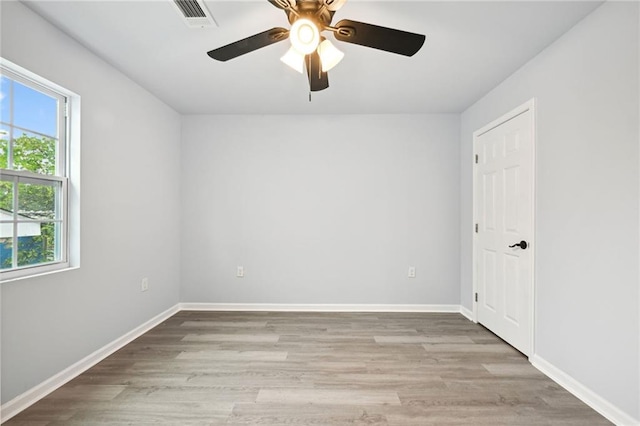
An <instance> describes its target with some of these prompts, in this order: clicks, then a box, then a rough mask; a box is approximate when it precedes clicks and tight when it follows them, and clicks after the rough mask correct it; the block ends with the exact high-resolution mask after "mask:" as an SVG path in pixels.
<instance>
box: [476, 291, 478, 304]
mask: <svg viewBox="0 0 640 426" xmlns="http://www.w3.org/2000/svg"><path fill="white" fill-rule="evenodd" d="M477 301H478V293H476V302H477Z"/></svg>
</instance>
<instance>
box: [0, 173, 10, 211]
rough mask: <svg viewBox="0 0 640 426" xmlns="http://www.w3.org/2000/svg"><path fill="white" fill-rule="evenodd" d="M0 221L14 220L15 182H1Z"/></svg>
mask: <svg viewBox="0 0 640 426" xmlns="http://www.w3.org/2000/svg"><path fill="white" fill-rule="evenodd" d="M0 220H13V182H7V181H3V180H0Z"/></svg>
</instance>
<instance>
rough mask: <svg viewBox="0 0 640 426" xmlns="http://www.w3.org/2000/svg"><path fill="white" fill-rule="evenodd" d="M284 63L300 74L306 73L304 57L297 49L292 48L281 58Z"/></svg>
mask: <svg viewBox="0 0 640 426" xmlns="http://www.w3.org/2000/svg"><path fill="white" fill-rule="evenodd" d="M280 60H281V61H282V62H284V63H285V64H287V65H289V66H290V67H291V68H293V69H294V70H296V71H298V72H299V73H300V74H302V73H303V71H304V55H303V54H301V53H300V52H298V51H297V50H296V49H295V48H293V47H290V48H289V50H288V51H287V53H285V54H284V56H283V57H282V58H280Z"/></svg>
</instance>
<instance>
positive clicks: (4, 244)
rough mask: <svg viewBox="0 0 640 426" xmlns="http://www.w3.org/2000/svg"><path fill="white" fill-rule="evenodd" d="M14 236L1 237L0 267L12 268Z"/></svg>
mask: <svg viewBox="0 0 640 426" xmlns="http://www.w3.org/2000/svg"><path fill="white" fill-rule="evenodd" d="M12 248H13V238H11V237H8V238H2V237H0V269H10V268H11V262H12V261H13V260H12V256H13V250H12Z"/></svg>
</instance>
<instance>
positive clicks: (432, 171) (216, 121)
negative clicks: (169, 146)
mask: <svg viewBox="0 0 640 426" xmlns="http://www.w3.org/2000/svg"><path fill="white" fill-rule="evenodd" d="M458 140H459V117H458V115H380V116H360V115H344V116H337V115H320V116H307V115H301V116H189V117H185V118H184V121H183V131H182V144H183V145H182V188H183V191H182V194H183V200H182V206H183V210H184V212H183V216H182V219H183V222H182V236H183V239H182V248H183V251H182V274H181V282H182V288H181V291H182V294H181V300H182V301H184V302H219V303H293V304H296V303H303V304H304V303H329V304H458V303H459V297H460V294H459V290H460V287H459V274H460V271H459V246H458V244H459V184H458V182H459V176H460V175H459V172H460V171H459V167H460V166H459V165H460V162H459V143H458ZM237 265H242V266H244V268H245V274H246V275H245V277H244V278H242V279H238V278H236V277H235V274H236V266H237ZM409 266H415V267H416V268H417V277H416V278H415V279H408V278H407V269H408V267H409Z"/></svg>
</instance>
